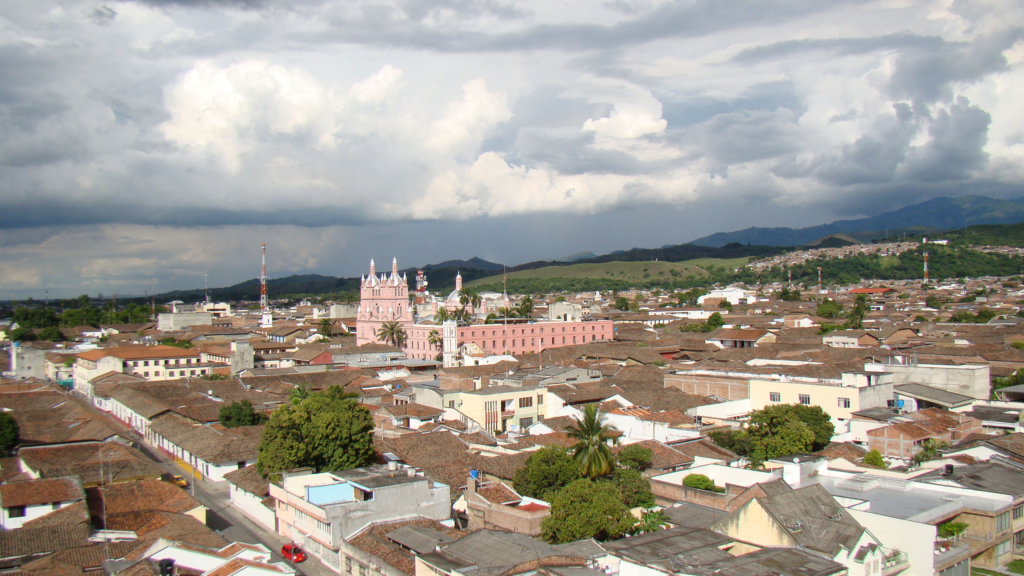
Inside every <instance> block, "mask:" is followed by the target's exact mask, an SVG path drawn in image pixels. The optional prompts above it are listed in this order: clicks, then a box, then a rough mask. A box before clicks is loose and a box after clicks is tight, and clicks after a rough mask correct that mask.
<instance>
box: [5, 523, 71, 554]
mask: <svg viewBox="0 0 1024 576" xmlns="http://www.w3.org/2000/svg"><path fill="white" fill-rule="evenodd" d="M89 533H90V528H89V526H86V525H75V526H43V527H39V528H19V529H17V530H0V558H20V557H24V556H29V555H33V554H45V553H48V552H57V551H60V550H66V549H69V548H75V547H78V546H84V545H87V544H88V538H89Z"/></svg>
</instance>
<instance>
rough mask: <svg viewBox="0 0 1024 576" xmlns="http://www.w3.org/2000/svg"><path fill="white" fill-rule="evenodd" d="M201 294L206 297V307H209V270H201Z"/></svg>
mask: <svg viewBox="0 0 1024 576" xmlns="http://www.w3.org/2000/svg"><path fill="white" fill-rule="evenodd" d="M203 296H204V297H205V298H206V307H207V308H209V307H210V278H209V271H208V270H203Z"/></svg>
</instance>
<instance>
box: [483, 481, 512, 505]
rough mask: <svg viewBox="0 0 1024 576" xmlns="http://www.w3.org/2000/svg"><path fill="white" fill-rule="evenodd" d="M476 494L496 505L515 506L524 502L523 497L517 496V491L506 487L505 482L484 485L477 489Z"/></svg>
mask: <svg viewBox="0 0 1024 576" xmlns="http://www.w3.org/2000/svg"><path fill="white" fill-rule="evenodd" d="M476 493H477V494H478V495H480V496H481V497H482V498H483V499H485V500H487V501H488V502H492V503H494V504H502V505H504V504H514V503H518V502H521V501H522V500H523V497H522V496H520V495H519V494H516V492H515V490H513V489H511V488H509V487H508V486H506V485H505V483H504V482H491V483H487V484H484V485H483V486H482V487H478V488H477V489H476Z"/></svg>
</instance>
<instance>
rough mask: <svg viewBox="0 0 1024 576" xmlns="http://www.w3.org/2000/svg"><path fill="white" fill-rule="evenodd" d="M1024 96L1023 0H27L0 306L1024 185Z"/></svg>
mask: <svg viewBox="0 0 1024 576" xmlns="http://www.w3.org/2000/svg"><path fill="white" fill-rule="evenodd" d="M1022 94H1024V1H1021V0H953V1H913V0H894V1H888V0H887V1H873V2H872V1H856V0H831V1H828V2H822V1H821V0H756V1H754V0H731V1H729V2H723V1H721V0H686V1H680V2H672V1H660V0H604V1H602V0H585V1H580V2H574V1H568V0H561V1H560V0H545V1H539V2H534V1H519V2H511V1H504V0H380V1H366V2H355V1H338V0H290V1H278V0H142V1H134V2H104V1H101V0H91V1H85V0H83V1H79V0H67V1H58V2H54V1H52V0H5V1H4V2H3V3H0V300H4V299H10V298H25V297H29V296H33V297H37V298H38V297H41V296H42V295H43V293H44V290H48V292H49V295H50V296H51V297H65V296H77V295H79V294H83V293H88V294H93V295H95V294H97V293H103V294H105V295H109V294H121V295H142V294H144V293H149V294H153V293H158V292H162V291H166V290H170V289H182V288H196V287H201V286H202V285H203V281H204V280H203V278H204V274H208V278H209V284H210V286H227V285H231V284H234V283H237V282H240V281H243V280H246V279H250V278H254V277H255V276H257V275H258V273H259V264H260V243H262V242H266V243H267V245H268V246H267V266H268V274H269V275H270V277H271V278H275V277H282V276H287V275H290V274H296V273H320V274H327V275H332V276H348V277H351V276H358V275H360V274H364V273H366V272H367V268H368V263H369V260H370V258H371V257H372V258H375V259H376V261H377V262H378V263H385V264H386V263H389V262H390V260H391V258H392V257H397V258H398V260H399V264H400V266H401V267H403V268H405V267H408V266H419V265H424V264H428V263H436V262H439V261H442V260H448V259H454V258H466V259H468V258H470V257H473V256H478V257H481V258H484V259H487V260H491V261H494V262H501V263H505V264H508V265H515V264H519V263H523V262H527V261H532V260H538V259H549V258H558V257H561V256H565V255H568V254H573V253H576V252H579V251H591V252H595V253H598V254H601V253H607V252H609V251H612V250H619V249H629V248H632V247H656V246H662V245H666V244H679V243H683V242H687V241H690V240H693V239H696V238H698V237H701V236H704V235H707V234H710V233H713V232H718V231H729V230H737V229H742V228H746V227H749V226H792V227H803V226H810V225H816V224H821V223H824V222H830V221H833V220H837V219H844V218H856V217H862V216H868V215H873V214H877V213H880V212H885V211H888V210H891V209H895V208H898V207H901V206H904V205H909V204H914V203H917V202H920V201H923V200H927V199H929V198H933V197H937V196H956V195H961V194H968V193H973V194H984V195H988V196H993V197H1006V198H1009V197H1019V196H1022V195H1024V106H1022V105H1021V95H1022ZM384 267H387V266H386V265H385V266H384Z"/></svg>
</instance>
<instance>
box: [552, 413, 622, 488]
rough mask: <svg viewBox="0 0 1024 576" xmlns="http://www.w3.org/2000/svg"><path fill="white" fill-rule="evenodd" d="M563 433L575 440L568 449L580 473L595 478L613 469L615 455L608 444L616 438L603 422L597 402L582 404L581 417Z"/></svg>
mask: <svg viewBox="0 0 1024 576" xmlns="http://www.w3.org/2000/svg"><path fill="white" fill-rule="evenodd" d="M565 433H566V434H567V435H568V436H569V438H572V439H573V440H575V441H576V443H575V444H573V445H572V446H571V447H570V450H571V451H572V455H573V459H575V460H576V463H577V464H578V465H579V467H580V473H581V474H583V475H584V476H587V477H589V478H597V477H598V476H605V475H607V474H610V473H611V472H612V471H613V470H614V469H615V456H614V455H613V454H612V450H611V448H610V447H609V445H608V444H609V442H615V441H616V439H615V437H614V436H612V428H611V427H610V426H608V425H607V424H605V423H604V415H603V414H601V412H600V410H599V409H598V407H597V404H587V405H586V406H584V407H583V417H582V418H577V419H576V422H575V423H574V424H572V425H571V426H569V427H567V428H566V429H565Z"/></svg>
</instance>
